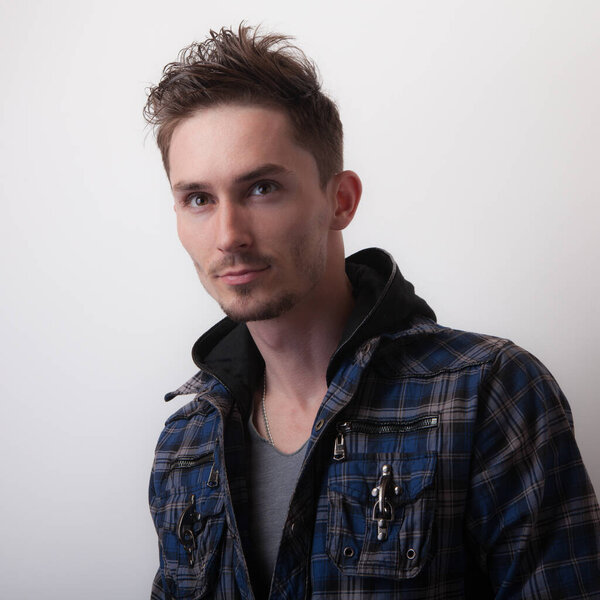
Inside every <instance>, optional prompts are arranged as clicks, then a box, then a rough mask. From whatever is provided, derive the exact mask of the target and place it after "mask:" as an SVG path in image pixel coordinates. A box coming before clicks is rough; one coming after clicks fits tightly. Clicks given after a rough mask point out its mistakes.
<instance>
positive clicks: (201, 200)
mask: <svg viewBox="0 0 600 600" xmlns="http://www.w3.org/2000/svg"><path fill="white" fill-rule="evenodd" d="M185 203H186V204H187V205H188V206H192V207H194V208H198V207H199V206H204V205H205V204H207V203H208V198H207V196H206V194H199V193H197V192H195V193H193V194H188V195H187V196H186V197H185Z"/></svg>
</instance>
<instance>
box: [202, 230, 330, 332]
mask: <svg viewBox="0 0 600 600" xmlns="http://www.w3.org/2000/svg"><path fill="white" fill-rule="evenodd" d="M307 237H308V235H306V236H303V237H302V238H301V239H299V240H298V241H297V242H296V244H295V245H294V247H293V248H292V249H291V255H292V263H293V266H294V267H295V270H296V271H297V273H298V275H299V276H300V277H302V279H303V280H304V281H306V282H308V285H307V286H306V287H304V288H303V289H301V290H298V289H284V290H280V291H279V292H276V293H275V294H274V295H273V297H271V298H269V299H267V300H264V301H262V302H254V301H253V295H254V292H255V289H256V288H258V287H259V286H260V281H259V282H257V283H256V284H255V283H254V282H251V283H248V284H246V285H240V286H237V287H235V288H233V290H232V291H233V293H234V294H235V296H236V298H235V300H233V301H231V302H227V303H226V302H224V301H221V300H219V299H218V298H215V299H216V300H217V302H218V304H219V306H220V307H221V310H222V311H223V312H224V313H225V314H226V315H227V316H228V317H229V318H230V319H231V320H232V321H235V322H237V323H247V322H249V321H266V320H268V319H276V318H277V317H280V316H281V315H283V314H285V313H286V312H288V311H289V310H291V309H292V308H294V306H296V304H298V302H299V301H300V300H301V299H302V298H303V297H304V296H306V295H307V294H309V293H310V292H311V291H312V290H313V289H314V288H315V287H316V285H317V283H318V282H319V280H320V279H321V277H322V275H323V273H324V271H325V262H326V260H325V257H326V251H325V246H324V245H323V244H321V245H320V247H319V248H318V249H317V250H316V256H314V257H313V255H312V254H307V252H306V248H307V243H306V242H307V239H306V238H307ZM240 262H243V263H244V264H247V263H248V262H249V263H250V264H257V263H258V264H267V265H269V266H270V265H271V264H273V260H272V259H271V258H270V257H266V256H265V257H263V256H260V257H253V258H252V260H250V261H244V259H243V257H240ZM196 270H197V271H198V274H199V275H200V271H199V268H198V265H196ZM201 281H202V278H201ZM203 285H204V287H205V289H207V291H208V288H206V285H205V284H204V282H203ZM209 293H210V292H209Z"/></svg>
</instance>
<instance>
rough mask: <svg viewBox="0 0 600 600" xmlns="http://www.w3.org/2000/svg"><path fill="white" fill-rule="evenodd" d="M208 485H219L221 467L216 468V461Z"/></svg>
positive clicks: (212, 486)
mask: <svg viewBox="0 0 600 600" xmlns="http://www.w3.org/2000/svg"><path fill="white" fill-rule="evenodd" d="M206 485H207V486H208V487H211V488H214V487H217V486H218V485H219V469H215V463H213V465H212V467H211V469H210V474H209V476H208V481H207V482H206Z"/></svg>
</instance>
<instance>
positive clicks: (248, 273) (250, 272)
mask: <svg viewBox="0 0 600 600" xmlns="http://www.w3.org/2000/svg"><path fill="white" fill-rule="evenodd" d="M267 269H269V267H268V266H266V267H260V268H257V267H252V268H248V267H246V268H244V267H242V268H240V267H238V268H235V269H227V270H225V271H223V272H222V273H219V274H218V275H217V277H218V278H219V279H220V280H221V281H223V282H224V283H227V284H228V285H244V284H246V283H250V282H251V281H254V280H255V279H256V278H258V277H260V276H261V274H262V273H264V272H265V271H266V270H267Z"/></svg>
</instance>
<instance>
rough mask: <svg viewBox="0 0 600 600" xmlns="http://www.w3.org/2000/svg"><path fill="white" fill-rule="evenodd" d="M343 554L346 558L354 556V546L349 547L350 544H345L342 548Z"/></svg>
mask: <svg viewBox="0 0 600 600" xmlns="http://www.w3.org/2000/svg"><path fill="white" fill-rule="evenodd" d="M344 556H345V557H346V558H352V557H353V556H354V548H351V547H350V546H346V547H345V548H344Z"/></svg>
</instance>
